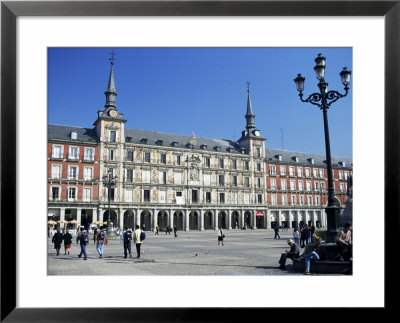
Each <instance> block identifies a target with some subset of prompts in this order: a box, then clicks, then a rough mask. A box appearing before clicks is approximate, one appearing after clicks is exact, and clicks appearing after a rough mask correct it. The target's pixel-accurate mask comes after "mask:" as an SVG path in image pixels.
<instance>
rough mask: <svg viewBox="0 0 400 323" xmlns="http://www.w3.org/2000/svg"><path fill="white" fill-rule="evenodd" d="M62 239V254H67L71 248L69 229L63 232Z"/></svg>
mask: <svg viewBox="0 0 400 323" xmlns="http://www.w3.org/2000/svg"><path fill="white" fill-rule="evenodd" d="M63 240H64V255H66V254H67V252H68V254H69V250H70V249H71V244H72V235H71V234H70V233H69V230H68V229H67V231H66V232H65V233H64V234H63Z"/></svg>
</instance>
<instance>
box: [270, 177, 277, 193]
mask: <svg viewBox="0 0 400 323" xmlns="http://www.w3.org/2000/svg"><path fill="white" fill-rule="evenodd" d="M270 183H271V189H273V190H276V179H275V178H271V182H270Z"/></svg>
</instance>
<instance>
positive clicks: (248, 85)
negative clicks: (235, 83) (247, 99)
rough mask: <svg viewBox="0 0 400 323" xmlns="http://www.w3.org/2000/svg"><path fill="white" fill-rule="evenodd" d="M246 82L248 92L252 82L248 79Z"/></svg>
mask: <svg viewBox="0 0 400 323" xmlns="http://www.w3.org/2000/svg"><path fill="white" fill-rule="evenodd" d="M246 84H247V92H250V84H251V83H250V82H249V81H247V82H246Z"/></svg>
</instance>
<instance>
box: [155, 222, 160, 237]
mask: <svg viewBox="0 0 400 323" xmlns="http://www.w3.org/2000/svg"><path fill="white" fill-rule="evenodd" d="M158 231H160V227H159V226H158V224H157V225H156V233H155V234H156V235H159V234H158Z"/></svg>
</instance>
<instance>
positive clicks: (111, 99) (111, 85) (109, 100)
mask: <svg viewBox="0 0 400 323" xmlns="http://www.w3.org/2000/svg"><path fill="white" fill-rule="evenodd" d="M111 54H112V58H111V59H110V60H111V69H110V76H109V77H108V86H107V90H106V91H105V92H104V94H105V95H106V104H105V105H104V107H105V108H111V109H116V108H117V104H116V102H115V99H116V96H117V91H116V90H115V81H114V67H113V65H114V53H113V52H112V53H111Z"/></svg>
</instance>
